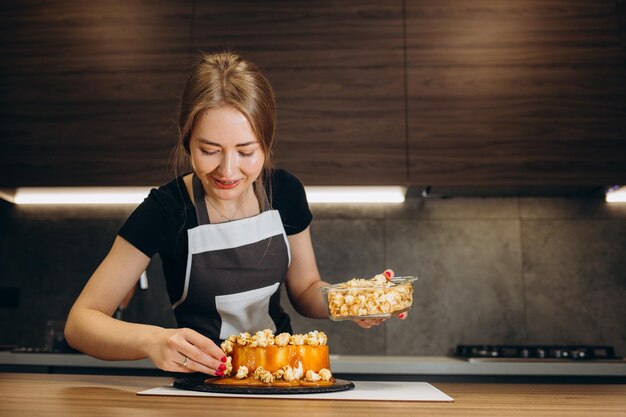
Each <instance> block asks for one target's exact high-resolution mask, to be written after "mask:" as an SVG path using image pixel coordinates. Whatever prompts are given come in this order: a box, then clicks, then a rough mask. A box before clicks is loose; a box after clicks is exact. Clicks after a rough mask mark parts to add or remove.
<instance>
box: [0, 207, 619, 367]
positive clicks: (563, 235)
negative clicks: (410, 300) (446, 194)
mask: <svg viewBox="0 0 626 417" xmlns="http://www.w3.org/2000/svg"><path fill="white" fill-rule="evenodd" d="M312 209H313V212H314V215H315V219H314V222H313V225H312V236H313V242H314V246H315V250H316V254H317V260H318V265H319V268H320V271H321V273H322V277H323V278H324V279H326V280H328V281H331V282H340V281H345V280H347V279H349V278H352V277H354V276H361V277H370V276H372V275H374V274H375V273H378V272H381V271H382V270H384V269H385V268H393V269H394V270H395V271H396V274H398V275H411V274H415V275H417V276H419V278H420V279H419V280H418V281H417V282H416V284H415V300H414V307H413V309H412V310H411V312H410V314H409V317H408V319H407V320H405V321H400V320H397V319H393V320H389V321H387V322H386V323H385V324H383V325H381V326H379V327H378V328H373V329H371V330H363V329H360V328H359V327H357V326H356V325H355V324H354V323H351V322H331V321H328V320H310V319H305V318H303V317H301V316H299V315H298V314H297V313H295V312H293V309H292V308H291V307H290V306H289V305H286V308H287V309H288V310H289V311H290V312H291V313H292V321H293V325H294V331H296V332H306V331H309V330H312V329H318V330H323V331H325V332H326V333H328V335H329V338H330V346H331V352H332V353H338V354H373V355H384V354H386V355H446V354H449V353H450V352H451V351H452V349H453V348H454V347H455V346H456V345H457V344H459V343H465V344H539V343H549V344H603V345H613V346H615V348H616V350H617V352H618V354H621V355H626V320H625V318H626V205H607V204H606V203H604V202H603V201H601V200H597V199H576V198H456V199H445V200H410V201H409V202H407V203H405V204H404V205H400V206H395V205H388V206H356V205H355V206H331V205H314V206H312ZM129 212H130V209H129V208H106V209H105V208H102V209H96V208H88V207H87V208H80V207H74V208H70V209H68V208H59V207H57V208H51V207H48V208H45V207H43V208H42V207H39V208H24V206H21V207H19V208H18V207H15V206H12V205H9V204H7V203H4V202H3V203H0V271H1V272H0V274H1V276H0V287H4V288H5V289H6V288H19V290H20V299H19V307H17V308H9V307H0V324H1V326H2V332H1V336H0V337H1V339H0V344H4V345H7V344H8V345H22V346H41V345H43V342H44V328H45V324H46V321H47V320H51V319H52V320H63V319H64V318H65V316H66V315H67V313H68V311H69V308H70V306H71V304H72V302H73V300H74V299H75V298H76V296H77V295H78V293H79V292H80V290H81V288H82V286H83V285H84V284H85V282H86V281H87V279H88V278H89V276H90V274H91V273H92V272H93V270H94V269H95V268H96V266H97V265H98V263H99V262H100V260H101V259H102V258H103V257H104V256H105V255H106V253H107V251H108V249H109V247H110V245H111V243H112V241H113V239H114V236H115V233H116V231H117V229H118V227H119V226H120V225H121V223H122V221H123V220H124V218H125V217H126V216H127V215H128V213H129ZM148 278H149V289H148V290H145V291H138V292H137V293H136V295H135V297H134V298H133V300H132V301H131V304H130V306H129V308H128V310H127V311H125V313H124V319H126V320H129V321H136V322H143V323H152V324H159V325H169V326H172V325H175V322H174V319H173V315H172V313H171V309H170V307H169V304H168V300H167V297H166V294H165V287H164V283H163V279H162V274H161V270H160V260H159V259H158V258H156V259H154V260H153V262H152V263H151V264H150V267H149V269H148ZM3 291H5V294H6V290H3ZM285 304H287V303H285Z"/></svg>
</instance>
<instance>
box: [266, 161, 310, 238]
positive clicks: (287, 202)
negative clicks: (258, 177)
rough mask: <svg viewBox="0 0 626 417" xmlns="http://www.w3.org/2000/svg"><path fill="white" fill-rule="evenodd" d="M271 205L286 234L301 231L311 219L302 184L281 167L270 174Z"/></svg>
mask: <svg viewBox="0 0 626 417" xmlns="http://www.w3.org/2000/svg"><path fill="white" fill-rule="evenodd" d="M272 206H273V207H274V209H276V210H278V212H279V213H280V217H281V219H282V221H283V227H284V228H285V233H287V235H295V234H298V233H300V232H302V231H303V230H305V229H306V228H307V227H308V226H309V225H310V224H311V221H312V220H313V214H312V213H311V210H310V208H309V203H308V201H307V198H306V192H305V190H304V186H303V185H302V183H301V182H300V180H299V179H298V178H297V177H295V176H294V175H292V174H290V173H288V172H287V171H284V170H282V169H277V170H275V171H274V172H273V175H272Z"/></svg>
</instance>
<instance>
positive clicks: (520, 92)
mask: <svg viewBox="0 0 626 417" xmlns="http://www.w3.org/2000/svg"><path fill="white" fill-rule="evenodd" d="M618 5H619V6H621V8H620V7H618ZM624 6H625V3H624V2H623V1H617V2H616V1H614V0H588V1H575V2H572V1H569V0H553V1H548V2H546V1H539V0H521V1H515V2H510V1H502V2H497V1H495V2H494V1H489V0H473V1H469V2H465V1H454V0H444V1H439V0H419V1H417V0H408V1H407V2H406V7H407V11H406V16H407V17H406V22H407V78H408V89H407V94H408V115H409V117H408V120H409V126H408V132H409V134H408V149H409V153H408V156H409V181H410V182H411V183H413V184H423V185H488V186H494V185H498V186H500V185H602V184H612V183H620V182H621V183H625V182H626V71H625V69H626V67H625V62H626V54H625V49H624V42H623V39H624V29H625V19H624V15H625V13H626V8H624Z"/></svg>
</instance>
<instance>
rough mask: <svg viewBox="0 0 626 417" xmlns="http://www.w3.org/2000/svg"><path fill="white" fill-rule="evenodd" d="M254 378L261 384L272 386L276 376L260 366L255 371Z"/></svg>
mask: <svg viewBox="0 0 626 417" xmlns="http://www.w3.org/2000/svg"><path fill="white" fill-rule="evenodd" d="M252 378H254V379H258V380H259V381H261V382H265V383H266V384H271V383H272V382H274V375H272V373H271V372H270V371H266V370H265V369H263V367H262V366H259V367H258V368H256V370H255V371H254V374H253V375H252Z"/></svg>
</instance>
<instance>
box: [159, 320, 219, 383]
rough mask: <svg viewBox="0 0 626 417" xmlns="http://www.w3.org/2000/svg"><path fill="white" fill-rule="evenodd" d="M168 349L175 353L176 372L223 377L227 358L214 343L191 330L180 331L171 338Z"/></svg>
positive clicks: (173, 355)
mask: <svg viewBox="0 0 626 417" xmlns="http://www.w3.org/2000/svg"><path fill="white" fill-rule="evenodd" d="M168 348H169V349H170V350H171V351H172V352H174V353H173V354H172V355H171V357H172V359H171V360H172V362H173V365H174V368H175V369H174V370H175V371H176V372H201V373H204V374H208V375H216V376H223V375H224V370H225V369H226V365H225V364H224V362H226V356H225V355H224V352H222V350H221V349H220V348H218V347H217V346H216V345H215V343H213V341H212V340H211V339H209V338H207V337H205V336H203V335H201V334H200V333H198V332H196V331H194V330H191V329H178V331H177V332H176V333H175V334H174V335H173V336H172V337H170V338H169V340H168Z"/></svg>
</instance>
